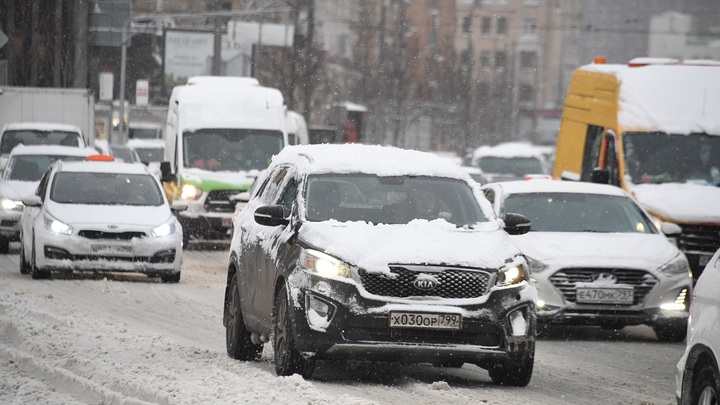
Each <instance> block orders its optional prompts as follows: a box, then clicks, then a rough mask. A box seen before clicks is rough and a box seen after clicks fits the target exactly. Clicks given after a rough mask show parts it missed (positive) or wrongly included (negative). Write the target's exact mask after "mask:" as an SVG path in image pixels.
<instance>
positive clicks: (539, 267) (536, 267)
mask: <svg viewBox="0 0 720 405" xmlns="http://www.w3.org/2000/svg"><path fill="white" fill-rule="evenodd" d="M525 259H526V260H527V264H528V270H530V273H540V272H541V271H543V270H547V268H548V266H547V264H545V263H543V262H541V261H539V260H535V259H533V258H532V257H529V256H525Z"/></svg>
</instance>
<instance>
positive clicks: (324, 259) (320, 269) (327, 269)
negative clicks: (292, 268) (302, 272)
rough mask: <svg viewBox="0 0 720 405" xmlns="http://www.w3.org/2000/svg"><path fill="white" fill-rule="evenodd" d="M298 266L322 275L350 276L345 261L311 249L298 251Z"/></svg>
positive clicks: (348, 267)
mask: <svg viewBox="0 0 720 405" xmlns="http://www.w3.org/2000/svg"><path fill="white" fill-rule="evenodd" d="M300 266H302V267H303V268H305V269H306V270H309V271H312V272H313V273H316V274H318V275H320V276H323V277H343V278H348V277H350V266H349V265H348V264H347V263H345V262H343V261H340V260H338V259H336V258H334V257H332V256H329V255H326V254H325V253H323V252H319V251H317V250H313V249H305V250H303V251H302V253H300Z"/></svg>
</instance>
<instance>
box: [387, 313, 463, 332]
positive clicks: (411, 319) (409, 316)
mask: <svg viewBox="0 0 720 405" xmlns="http://www.w3.org/2000/svg"><path fill="white" fill-rule="evenodd" d="M389 322H390V327H391V328H415V329H451V330H459V329H460V328H461V325H462V317H461V316H460V315H457V314H425V313H419V312H390V315H389Z"/></svg>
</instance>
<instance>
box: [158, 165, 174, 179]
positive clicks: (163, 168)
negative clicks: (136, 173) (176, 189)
mask: <svg viewBox="0 0 720 405" xmlns="http://www.w3.org/2000/svg"><path fill="white" fill-rule="evenodd" d="M160 181H161V182H163V183H172V182H173V181H175V176H173V174H172V169H171V168H170V162H160Z"/></svg>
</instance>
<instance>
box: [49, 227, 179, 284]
mask: <svg viewBox="0 0 720 405" xmlns="http://www.w3.org/2000/svg"><path fill="white" fill-rule="evenodd" d="M96 246H102V247H103V250H104V251H101V252H99V251H97V250H94V247H96ZM35 249H36V250H35V251H36V256H35V263H36V266H37V268H38V269H39V270H44V271H50V270H52V271H81V272H82V271H115V272H133V273H144V274H148V275H163V274H176V273H179V272H180V270H181V265H182V234H181V233H175V234H173V235H170V236H166V237H161V238H151V237H145V238H134V239H131V240H104V239H103V240H100V239H86V238H82V237H79V236H76V235H72V236H63V235H57V234H53V233H49V232H36V234H35Z"/></svg>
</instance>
